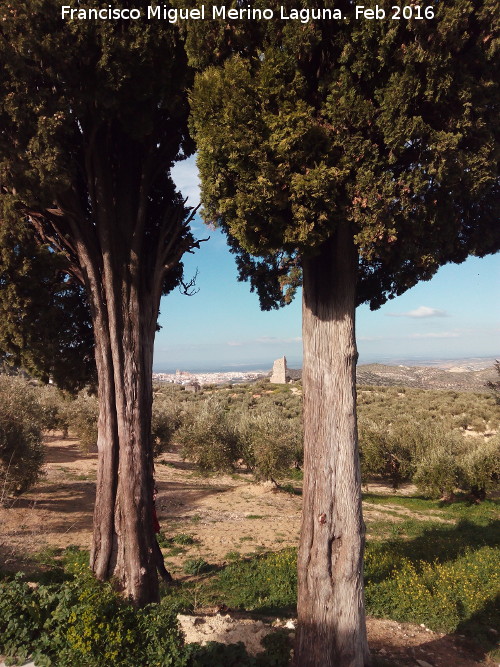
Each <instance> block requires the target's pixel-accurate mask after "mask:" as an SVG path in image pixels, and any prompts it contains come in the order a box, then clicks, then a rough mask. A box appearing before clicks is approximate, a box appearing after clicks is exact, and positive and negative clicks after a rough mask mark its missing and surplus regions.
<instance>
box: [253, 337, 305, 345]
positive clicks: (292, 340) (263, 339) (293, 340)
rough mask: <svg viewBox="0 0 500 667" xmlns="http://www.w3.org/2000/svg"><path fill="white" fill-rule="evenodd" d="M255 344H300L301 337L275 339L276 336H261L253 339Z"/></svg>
mask: <svg viewBox="0 0 500 667" xmlns="http://www.w3.org/2000/svg"><path fill="white" fill-rule="evenodd" d="M255 342H256V343H272V344H276V343H301V342H302V336H295V338H277V337H276V336H261V337H260V338H256V339H255Z"/></svg>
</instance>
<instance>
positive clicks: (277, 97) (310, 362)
mask: <svg viewBox="0 0 500 667" xmlns="http://www.w3.org/2000/svg"><path fill="white" fill-rule="evenodd" d="M279 4H280V5H282V6H283V7H284V8H285V10H286V11H287V12H288V14H290V11H291V9H292V7H296V8H299V9H300V8H302V9H305V8H307V3H306V2H300V1H299V2H294V3H291V2H287V1H285V2H284V3H279ZM321 4H322V7H325V8H333V7H334V6H335V8H338V9H340V10H341V11H342V13H343V19H341V20H333V19H332V20H327V19H325V20H310V21H309V22H301V21H297V20H296V21H292V20H286V21H285V20H281V19H279V15H280V10H279V5H278V3H272V2H271V3H269V2H266V3H265V4H264V3H260V2H251V3H249V5H250V6H251V7H254V8H258V7H264V6H266V7H271V8H272V9H274V11H275V18H274V19H273V20H263V21H255V20H242V21H237V20H235V21H232V20H226V21H224V22H223V21H217V20H213V21H211V20H207V21H206V22H205V23H202V22H199V21H198V22H196V21H192V22H191V23H189V24H188V26H187V45H188V52H189V54H190V57H191V60H192V63H193V65H195V66H196V67H198V69H199V70H200V71H199V74H198V75H197V77H196V82H195V86H194V91H193V93H192V98H191V104H192V127H193V130H194V136H195V139H196V141H197V145H198V151H199V154H198V166H199V169H200V175H201V183H202V203H203V207H204V208H203V215H204V217H205V219H206V220H207V221H208V222H211V223H213V224H216V225H219V226H220V227H221V228H222V229H223V230H224V231H225V232H226V233H227V235H228V239H229V243H230V246H231V248H232V250H233V251H234V252H235V253H236V255H237V261H238V263H239V267H240V274H241V276H242V277H243V278H247V279H249V280H250V281H251V283H252V288H253V289H256V290H258V292H259V294H260V296H261V302H262V305H263V307H265V308H270V307H273V306H278V305H282V304H283V303H285V302H286V301H287V300H289V298H290V297H291V296H292V295H293V291H294V289H295V288H296V286H297V284H298V282H299V280H300V279H302V282H303V292H302V293H303V297H302V298H303V346H304V358H303V387H304V449H305V455H304V506H303V521H302V533H301V541H300V549H299V558H298V569H299V572H298V574H299V590H298V628H297V637H296V646H295V665H296V666H297V667H313V666H314V667H320V666H321V667H333V666H334V665H335V667H347V666H350V667H353V666H356V667H360V666H361V665H366V664H369V660H370V658H369V652H368V647H367V642H366V630H365V620H364V603H363V566H362V559H363V548H364V534H365V528H364V524H363V520H362V513H361V489H360V475H359V462H358V446H357V428H356V388H355V366H356V360H357V350H356V338H355V309H356V306H357V305H358V304H360V303H365V302H366V303H369V304H370V306H371V307H372V308H377V307H379V306H380V305H381V304H383V303H384V302H385V301H386V300H387V299H388V298H393V297H394V296H396V295H399V294H402V293H403V292H404V291H405V290H407V289H409V288H410V287H412V286H413V285H415V284H416V283H417V282H418V281H420V280H428V279H430V278H431V277H432V276H433V275H434V274H435V272H436V271H437V269H438V268H439V267H440V266H441V265H443V264H445V263H447V262H457V263H459V262H462V261H464V260H465V259H466V257H467V256H468V255H469V254H475V255H478V256H482V255H484V254H486V253H492V252H495V251H497V250H498V248H499V247H500V235H499V231H498V227H497V225H496V220H495V216H496V214H497V213H498V202H499V196H498V195H499V183H498V172H497V163H498V154H499V153H498V141H497V138H498V119H499V117H500V114H499V108H498V107H499V104H498V102H499V98H498V81H499V76H498V64H499V59H498V52H497V49H498V14H497V13H495V9H496V3H495V2H494V1H492V0H480V1H478V2H474V3H473V2H469V1H467V0H450V1H449V2H446V3H443V2H431V3H428V5H429V7H430V8H431V10H432V11H431V12H428V15H429V16H430V14H432V15H433V18H418V17H417V16H416V14H413V18H410V19H403V18H400V19H392V18H390V16H391V6H392V5H396V4H397V5H398V6H399V5H400V4H401V3H399V2H398V3H394V2H379V3H378V6H379V7H381V8H384V9H385V11H386V17H387V18H386V19H385V20H369V19H364V18H361V17H359V18H357V19H356V18H355V15H354V6H353V4H352V3H351V2H347V1H344V2H342V1H340V2H335V3H331V2H324V3H321ZM228 6H229V5H228ZM230 6H231V7H237V6H239V4H238V3H236V2H234V3H230ZM370 6H371V5H370ZM392 11H394V10H392ZM414 11H416V10H414ZM207 13H208V14H210V10H209V9H207ZM207 45H210V48H207Z"/></svg>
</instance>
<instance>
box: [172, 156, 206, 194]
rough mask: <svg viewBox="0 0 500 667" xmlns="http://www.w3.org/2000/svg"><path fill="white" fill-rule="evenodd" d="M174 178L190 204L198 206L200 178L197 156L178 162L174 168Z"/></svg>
mask: <svg viewBox="0 0 500 667" xmlns="http://www.w3.org/2000/svg"><path fill="white" fill-rule="evenodd" d="M171 173H172V178H173V179H174V183H175V184H176V185H177V187H178V188H179V190H180V191H181V192H182V194H183V195H184V197H187V198H188V200H187V205H188V206H197V205H198V204H199V203H200V178H199V175H198V167H197V166H196V156H195V155H193V156H191V157H190V158H188V159H187V160H183V161H182V162H177V163H176V164H175V165H174V166H173V168H172V172H171Z"/></svg>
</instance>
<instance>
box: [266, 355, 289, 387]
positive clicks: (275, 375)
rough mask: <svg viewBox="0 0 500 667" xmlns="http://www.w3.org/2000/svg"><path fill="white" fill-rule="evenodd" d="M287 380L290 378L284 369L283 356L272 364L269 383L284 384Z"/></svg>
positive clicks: (284, 360)
mask: <svg viewBox="0 0 500 667" xmlns="http://www.w3.org/2000/svg"><path fill="white" fill-rule="evenodd" d="M289 380H290V376H289V374H288V369H287V367H286V357H284V356H283V357H281V358H280V359H276V361H275V362H274V364H273V372H272V374H271V380H270V381H271V382H272V383H274V384H286V383H287V382H288V381H289Z"/></svg>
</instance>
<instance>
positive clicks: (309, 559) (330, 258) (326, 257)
mask: <svg viewBox="0 0 500 667" xmlns="http://www.w3.org/2000/svg"><path fill="white" fill-rule="evenodd" d="M356 274H357V254H356V250H355V246H354V243H353V240H352V234H351V232H350V230H349V227H348V225H347V224H341V225H339V227H338V229H337V231H336V232H335V233H334V235H333V236H332V237H331V238H330V239H329V240H328V241H327V242H325V243H324V245H323V246H322V248H321V250H320V253H319V255H317V256H315V257H314V258H311V259H305V261H304V262H303V346H304V360H303V388H304V504H303V518H302V530H301V540H300V548H299V555H298V579H299V586H298V628H297V637H296V646H295V657H294V664H295V666H296V667H334V666H335V667H362V666H363V665H369V664H370V656H369V650H368V644H367V639H366V625H365V613H364V596H363V551H364V541H365V526H364V523H363V518H362V510H361V478H360V470H359V454H358V443H357V425H356V361H357V350H356V338H355V308H356Z"/></svg>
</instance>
